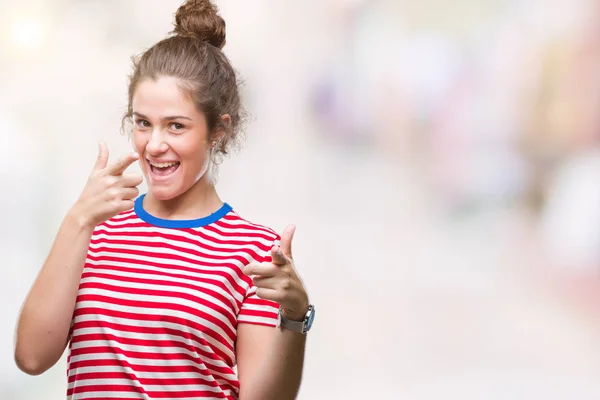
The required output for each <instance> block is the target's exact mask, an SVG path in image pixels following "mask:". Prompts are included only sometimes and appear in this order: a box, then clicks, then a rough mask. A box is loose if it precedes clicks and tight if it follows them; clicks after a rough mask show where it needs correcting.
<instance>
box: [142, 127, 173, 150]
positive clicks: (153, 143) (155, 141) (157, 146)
mask: <svg viewBox="0 0 600 400" xmlns="http://www.w3.org/2000/svg"><path fill="white" fill-rule="evenodd" d="M168 149H169V145H168V144H167V142H165V138H164V135H163V132H162V131H161V130H160V129H159V128H155V129H153V130H152V134H151V135H150V138H149V140H148V143H147V144H146V152H147V153H148V154H151V155H159V154H162V153H164V152H166V151H167V150H168Z"/></svg>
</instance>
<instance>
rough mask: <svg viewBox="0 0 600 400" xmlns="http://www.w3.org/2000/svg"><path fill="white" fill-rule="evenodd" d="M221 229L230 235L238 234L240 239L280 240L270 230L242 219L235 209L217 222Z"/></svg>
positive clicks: (275, 233)
mask: <svg viewBox="0 0 600 400" xmlns="http://www.w3.org/2000/svg"><path fill="white" fill-rule="evenodd" d="M218 223H219V225H220V226H221V227H223V228H226V229H228V230H230V231H231V232H232V233H238V234H239V235H240V236H241V237H246V238H248V239H252V238H255V239H263V240H267V241H270V242H274V241H277V240H279V239H280V237H279V235H278V234H277V232H275V230H273V229H272V228H270V227H268V226H266V225H263V224H259V223H256V222H253V221H250V220H248V219H246V218H244V217H242V216H241V215H240V214H239V213H238V212H237V211H236V210H235V209H233V208H232V209H231V211H230V212H229V213H227V214H226V215H225V216H223V218H221V219H220V220H219V221H218Z"/></svg>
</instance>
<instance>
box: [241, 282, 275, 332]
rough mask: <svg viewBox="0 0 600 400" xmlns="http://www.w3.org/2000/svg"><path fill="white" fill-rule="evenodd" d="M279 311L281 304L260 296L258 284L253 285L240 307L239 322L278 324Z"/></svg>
mask: <svg viewBox="0 0 600 400" xmlns="http://www.w3.org/2000/svg"><path fill="white" fill-rule="evenodd" d="M278 312H279V304H277V303H276V302H274V301H271V300H265V299H261V298H260V297H258V296H257V295H256V286H254V285H252V286H251V287H250V289H249V290H248V293H247V295H246V297H245V298H244V302H243V303H242V307H241V308H240V313H239V314H238V323H240V324H241V323H248V324H255V325H265V326H277V316H278Z"/></svg>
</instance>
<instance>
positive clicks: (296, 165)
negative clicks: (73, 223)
mask: <svg viewBox="0 0 600 400" xmlns="http://www.w3.org/2000/svg"><path fill="white" fill-rule="evenodd" d="M179 4H180V1H178V0H143V1H142V0H119V1H117V0H51V1H48V0H44V1H42V0H29V1H21V2H17V1H11V0H0V138H1V140H0V149H1V154H2V155H1V156H0V190H1V195H0V220H1V221H2V224H3V226H4V229H3V230H2V231H0V320H1V321H2V325H1V328H0V399H2V400H13V399H15V400H16V399H18V400H29V399H47V400H54V399H56V400H58V399H62V398H64V396H65V390H66V372H65V371H66V370H65V368H66V365H65V361H64V359H63V360H62V361H61V362H60V363H59V364H57V365H56V366H55V367H54V368H53V369H52V370H50V371H48V372H47V373H45V374H44V375H42V376H39V377H28V376H26V375H24V374H23V373H21V372H19V371H18V370H17V368H16V367H15V365H14V362H13V359H12V345H13V333H14V327H15V322H16V318H17V314H18V312H19V309H20V306H21V303H22V301H23V299H24V298H25V296H26V293H27V291H28V290H29V287H30V285H31V284H32V282H33V279H34V278H35V276H36V274H37V272H38V270H39V268H40V266H41V264H42V263H43V261H44V259H45V256H46V254H47V251H48V250H49V248H50V246H51V244H52V241H53V239H54V235H55V233H56V230H57V229H58V225H59V224H60V222H61V220H62V218H63V216H64V214H65V213H66V211H67V210H68V209H69V208H70V207H71V205H72V204H73V202H74V201H75V200H76V198H77V196H78V195H79V193H80V191H81V189H82V188H83V185H84V184H85V182H86V179H87V175H88V173H89V172H90V170H91V168H92V166H93V163H94V160H95V157H96V152H97V142H98V141H99V140H104V141H106V142H107V144H108V145H109V148H110V150H111V155H112V157H114V158H117V157H120V156H121V155H123V154H124V153H125V152H127V151H129V149H130V147H129V143H128V141H127V139H126V138H125V137H123V136H121V135H120V134H119V128H120V120H121V116H122V115H123V113H124V111H125V107H126V84H127V75H128V74H129V73H130V70H131V69H130V68H131V63H130V57H131V56H132V55H134V54H138V53H139V52H141V51H142V50H143V49H145V48H148V47H150V46H151V45H152V44H154V43H155V42H156V41H158V40H160V39H162V38H163V37H165V35H166V34H167V33H168V32H169V31H170V30H171V29H172V25H171V23H172V16H173V14H174V12H175V10H176V9H177V7H178V6H179ZM217 4H218V5H219V7H220V10H221V14H222V16H223V17H224V18H225V20H226V21H227V29H228V31H227V35H228V37H227V45H226V47H225V52H226V53H227V55H228V56H229V57H230V59H231V61H232V62H233V64H234V66H235V67H236V68H237V70H238V71H239V72H240V74H241V76H242V77H243V78H244V81H245V84H244V97H245V102H246V105H247V108H248V110H249V111H250V113H251V115H252V119H251V121H250V122H249V124H248V125H247V129H246V133H247V139H246V140H245V144H244V148H243V150H242V151H241V152H240V154H238V155H234V156H232V157H231V158H230V159H228V160H226V161H225V163H224V164H223V165H222V167H221V170H220V180H219V190H220V193H221V196H222V198H224V199H225V200H226V201H228V202H229V203H230V204H232V205H233V206H234V208H236V209H237V211H238V212H239V213H240V214H241V215H242V216H244V217H246V218H248V219H250V220H252V221H255V222H258V223H261V224H265V225H268V226H271V227H272V228H273V229H275V230H277V231H281V230H282V229H283V228H284V227H285V226H286V224H288V223H295V224H297V226H298V231H297V234H296V238H295V243H294V245H295V248H294V251H295V258H296V261H297V264H298V269H299V271H300V273H301V274H302V277H303V279H304V281H305V283H306V285H307V287H308V289H309V292H310V295H311V299H312V301H313V302H314V303H315V304H316V307H317V313H316V322H315V325H314V329H313V331H311V333H310V335H309V340H308V353H307V358H306V369H305V376H304V382H303V386H302V389H301V393H300V396H299V399H375V398H377V399H439V398H440V397H441V396H443V397H444V398H451V399H462V400H464V399H600V379H598V377H599V376H600V3H598V2H597V1H591V0H568V1H567V0H454V1H451V2H448V1H441V0H421V1H419V2H414V1H409V0H325V1H324V0H307V1H294V2H291V1H275V0H254V1H251V2H250V1H244V2H242V1H233V0H220V1H217ZM135 168H137V166H136V167H135Z"/></svg>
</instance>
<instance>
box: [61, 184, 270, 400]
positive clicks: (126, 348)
mask: <svg viewBox="0 0 600 400" xmlns="http://www.w3.org/2000/svg"><path fill="white" fill-rule="evenodd" d="M142 200H143V196H141V197H139V198H138V199H137V200H136V203H135V207H134V208H133V209H132V210H130V211H126V212H124V213H121V214H119V215H117V216H116V217H114V218H112V219H110V220H108V221H106V222H104V223H102V224H100V225H98V226H97V227H96V229H95V230H94V233H93V235H92V239H91V241H90V246H89V250H88V254H87V259H86V262H85V267H84V269H83V273H82V276H81V283H80V286H79V293H78V296H77V304H76V306H75V312H74V315H73V321H72V327H71V341H70V345H69V358H68V374H67V375H68V389H67V399H69V400H71V399H73V400H74V399H236V398H237V397H238V393H239V381H238V379H237V375H236V369H235V366H236V357H235V342H236V336H237V333H236V332H237V325H238V323H251V324H261V325H267V326H275V325H276V323H277V304H276V303H274V302H271V301H267V300H263V299H260V298H259V297H258V296H256V294H255V292H256V287H254V286H252V281H251V279H250V278H249V277H248V276H246V275H245V274H244V273H243V272H242V267H243V266H244V265H246V264H248V263H249V262H253V261H257V262H265V261H267V262H268V261H271V257H270V249H271V247H272V246H273V244H274V243H275V242H276V241H277V240H278V239H279V236H278V235H277V234H276V233H275V232H274V231H273V230H271V229H269V228H266V227H263V226H260V225H256V224H253V223H250V222H248V221H246V220H244V219H242V218H241V217H240V216H239V215H238V214H237V213H236V212H235V211H233V210H232V208H231V207H230V206H229V205H228V204H224V205H223V206H222V207H221V209H220V210H218V211H217V212H215V213H214V214H212V215H210V216H209V217H206V218H201V219H196V220H185V221H183V220H164V219H159V218H156V217H154V216H152V215H150V214H148V213H147V212H146V211H145V210H144V209H143V207H142Z"/></svg>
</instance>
